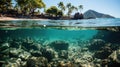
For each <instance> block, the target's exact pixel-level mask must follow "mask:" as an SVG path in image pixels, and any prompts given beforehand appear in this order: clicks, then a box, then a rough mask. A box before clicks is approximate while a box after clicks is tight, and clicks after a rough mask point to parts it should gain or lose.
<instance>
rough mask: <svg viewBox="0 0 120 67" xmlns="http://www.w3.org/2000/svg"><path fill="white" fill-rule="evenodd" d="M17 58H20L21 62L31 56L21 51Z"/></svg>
mask: <svg viewBox="0 0 120 67" xmlns="http://www.w3.org/2000/svg"><path fill="white" fill-rule="evenodd" d="M18 57H19V58H21V59H22V60H27V59H28V58H29V57H31V54H30V53H29V52H27V51H23V52H21V53H20V54H19V56H18Z"/></svg>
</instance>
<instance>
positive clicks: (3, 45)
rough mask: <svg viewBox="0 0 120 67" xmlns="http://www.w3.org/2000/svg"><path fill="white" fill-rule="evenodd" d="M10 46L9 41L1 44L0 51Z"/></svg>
mask: <svg viewBox="0 0 120 67" xmlns="http://www.w3.org/2000/svg"><path fill="white" fill-rule="evenodd" d="M9 47H10V44H9V43H3V44H0V51H3V50H6V49H8V48H9Z"/></svg>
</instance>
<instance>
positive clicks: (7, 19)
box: [0, 17, 50, 21]
mask: <svg viewBox="0 0 120 67" xmlns="http://www.w3.org/2000/svg"><path fill="white" fill-rule="evenodd" d="M12 20H50V19H43V18H37V19H32V18H14V17H0V21H12Z"/></svg>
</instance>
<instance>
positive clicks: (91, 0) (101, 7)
mask: <svg viewBox="0 0 120 67" xmlns="http://www.w3.org/2000/svg"><path fill="white" fill-rule="evenodd" d="M61 1H62V2H63V3H64V4H65V5H66V4H67V3H71V4H72V5H74V6H76V7H78V6H79V5H83V11H82V12H83V13H84V12H85V11H87V10H89V9H92V10H95V11H97V12H100V13H104V14H109V15H111V16H114V17H116V18H120V0H43V2H44V3H45V4H46V7H47V8H49V7H50V6H58V5H57V4H58V3H59V2H61Z"/></svg>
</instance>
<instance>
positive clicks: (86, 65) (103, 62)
mask: <svg viewBox="0 0 120 67" xmlns="http://www.w3.org/2000/svg"><path fill="white" fill-rule="evenodd" d="M81 44H83V45H84V44H85V45H86V44H88V45H86V46H80V45H79V44H78V45H76V46H74V43H73V45H70V44H69V43H68V42H66V41H61V40H57V41H53V42H49V41H48V43H46V44H45V43H44V45H43V44H41V43H40V42H37V41H34V40H32V39H31V38H26V39H18V40H17V39H16V40H14V39H9V40H7V41H5V40H3V41H1V43H0V67H106V66H107V67H114V66H115V65H118V66H120V49H119V44H112V43H108V42H105V41H103V40H102V39H93V40H90V41H88V42H87V43H82V41H81Z"/></svg>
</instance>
